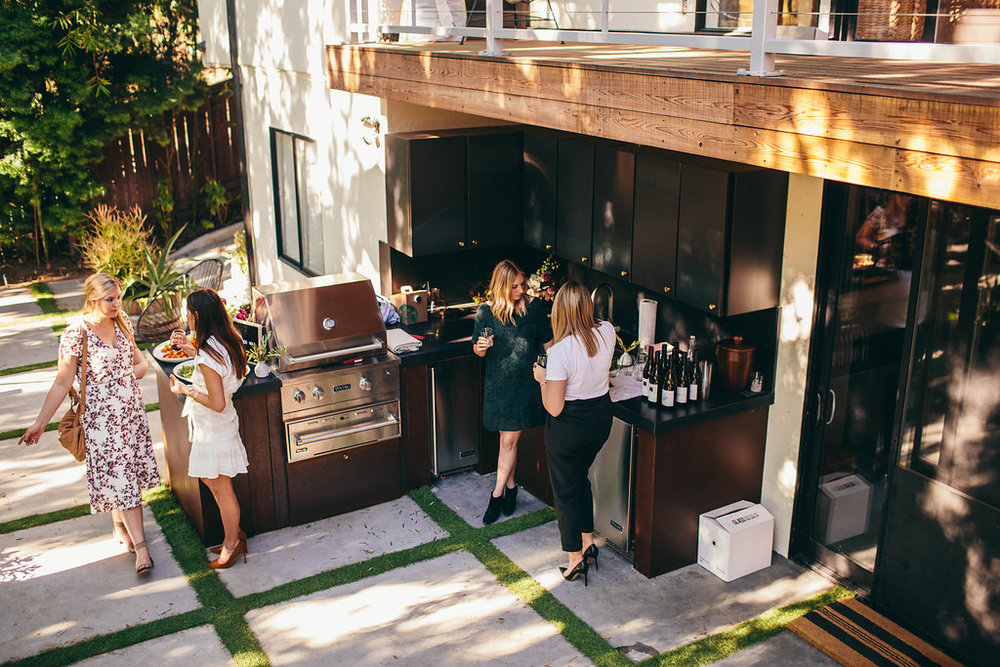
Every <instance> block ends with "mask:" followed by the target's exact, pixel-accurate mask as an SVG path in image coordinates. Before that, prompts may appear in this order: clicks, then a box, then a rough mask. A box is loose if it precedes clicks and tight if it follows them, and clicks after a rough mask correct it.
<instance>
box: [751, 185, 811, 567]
mask: <svg viewBox="0 0 1000 667" xmlns="http://www.w3.org/2000/svg"><path fill="white" fill-rule="evenodd" d="M822 204H823V179H820V178H814V177H812V176H802V175H798V174H790V175H789V177H788V208H787V212H786V219H785V247H784V251H783V259H782V268H781V293H780V297H779V303H780V313H779V319H778V363H777V371H776V374H777V377H775V382H774V387H775V396H774V405H772V406H771V410H770V413H769V415H768V420H767V447H766V450H765V452H764V479H763V483H762V485H761V503H762V504H763V505H764V507H766V508H767V509H768V511H769V512H771V514H773V515H774V550H775V551H777V552H778V553H780V554H781V555H782V556H787V555H788V547H789V542H790V540H791V531H792V509H793V506H794V501H795V485H796V483H797V481H798V462H799V445H800V442H799V441H800V435H801V431H802V410H803V406H804V405H805V389H806V371H807V369H808V367H809V343H810V340H811V334H812V331H811V329H812V321H813V319H812V318H813V303H814V300H815V299H814V296H815V293H816V261H817V257H818V252H819V228H820V217H821V212H822Z"/></svg>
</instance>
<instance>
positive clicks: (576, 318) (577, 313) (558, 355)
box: [534, 281, 615, 585]
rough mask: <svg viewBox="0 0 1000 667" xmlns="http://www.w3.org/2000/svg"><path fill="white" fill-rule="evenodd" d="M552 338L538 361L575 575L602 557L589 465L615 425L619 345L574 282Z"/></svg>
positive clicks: (548, 443) (563, 294)
mask: <svg viewBox="0 0 1000 667" xmlns="http://www.w3.org/2000/svg"><path fill="white" fill-rule="evenodd" d="M552 334H553V335H552V341H553V342H552V346H551V347H550V348H549V352H548V360H547V363H546V367H545V368H542V367H541V366H539V365H537V364H536V365H535V367H534V373H535V380H537V381H538V383H539V384H541V386H542V404H543V405H544V406H545V410H546V411H547V412H548V413H549V418H548V421H547V423H546V425H545V451H546V455H547V457H548V463H549V477H550V479H551V480H552V492H553V494H554V496H555V501H556V512H557V513H558V516H559V535H560V539H561V541H562V549H563V551H565V552H567V554H568V555H569V562H568V564H567V565H566V567H560V568H559V570H560V571H561V572H562V573H563V578H565V579H566V580H567V581H575V580H576V579H577V578H579V577H580V576H582V577H583V582H584V585H586V583H587V569H588V568H589V566H590V564H591V563H594V565H595V567H596V565H597V547H596V546H595V545H594V501H593V496H592V495H591V490H590V480H589V479H588V478H587V472H588V471H589V470H590V466H591V464H592V463H593V462H594V459H595V458H597V453H598V452H599V451H600V450H601V447H602V446H603V445H604V441H605V440H607V439H608V434H609V433H610V432H611V399H610V397H609V396H608V369H610V368H611V356H612V353H613V352H614V346H615V330H614V327H613V326H612V325H611V323H610V322H595V321H594V302H593V301H592V300H591V298H590V294H589V293H588V292H587V290H586V288H585V287H584V286H583V285H581V284H580V283H578V282H575V281H573V282H568V283H566V284H565V285H563V286H562V288H561V289H560V290H559V292H558V293H557V294H556V298H555V301H554V302H553V304H552Z"/></svg>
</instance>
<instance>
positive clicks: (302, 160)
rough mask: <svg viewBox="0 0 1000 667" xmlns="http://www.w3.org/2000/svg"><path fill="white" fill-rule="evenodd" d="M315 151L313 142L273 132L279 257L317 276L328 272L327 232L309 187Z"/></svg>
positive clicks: (275, 208)
mask: <svg viewBox="0 0 1000 667" xmlns="http://www.w3.org/2000/svg"><path fill="white" fill-rule="evenodd" d="M315 150H316V144H315V142H313V141H312V140H311V139H307V138H305V137H302V136H299V135H297V134H292V133H290V132H283V131H281V130H276V129H274V128H272V129H271V172H272V176H273V179H274V221H275V228H276V231H277V239H278V257H280V258H281V259H283V260H285V261H286V262H288V263H289V264H292V265H293V266H294V267H295V268H297V269H299V270H300V271H302V272H303V273H306V274H308V275H313V276H315V275H319V274H321V273H323V272H324V269H323V229H322V225H321V219H320V216H319V211H318V210H317V209H318V207H317V206H316V203H315V200H314V199H313V198H312V197H311V196H310V188H309V185H308V184H309V165H311V164H314V163H315V159H314V155H315Z"/></svg>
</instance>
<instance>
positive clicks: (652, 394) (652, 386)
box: [646, 352, 661, 404]
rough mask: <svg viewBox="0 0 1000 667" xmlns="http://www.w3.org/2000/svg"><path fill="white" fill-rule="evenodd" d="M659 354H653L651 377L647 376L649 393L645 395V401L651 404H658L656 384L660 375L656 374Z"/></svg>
mask: <svg viewBox="0 0 1000 667" xmlns="http://www.w3.org/2000/svg"><path fill="white" fill-rule="evenodd" d="M660 354H661V353H660V352H654V353H653V371H652V375H650V376H649V393H648V394H646V400H647V401H649V402H650V403H653V404H656V403H658V402H659V400H660V386H659V384H658V383H659V380H660V375H659V373H658V372H657V368H658V367H659V364H660Z"/></svg>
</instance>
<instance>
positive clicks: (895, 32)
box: [854, 0, 927, 42]
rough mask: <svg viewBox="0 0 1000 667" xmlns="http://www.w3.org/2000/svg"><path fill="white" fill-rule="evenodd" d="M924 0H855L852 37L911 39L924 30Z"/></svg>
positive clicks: (882, 39) (917, 37)
mask: <svg viewBox="0 0 1000 667" xmlns="http://www.w3.org/2000/svg"><path fill="white" fill-rule="evenodd" d="M926 9H927V1H926V0H859V1H858V27H857V29H856V30H855V31H854V36H855V38H856V39H869V40H877V41H881V42H915V41H917V40H919V39H920V38H921V36H922V35H923V33H924V17H923V16H913V14H923V13H924V12H925V11H926Z"/></svg>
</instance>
